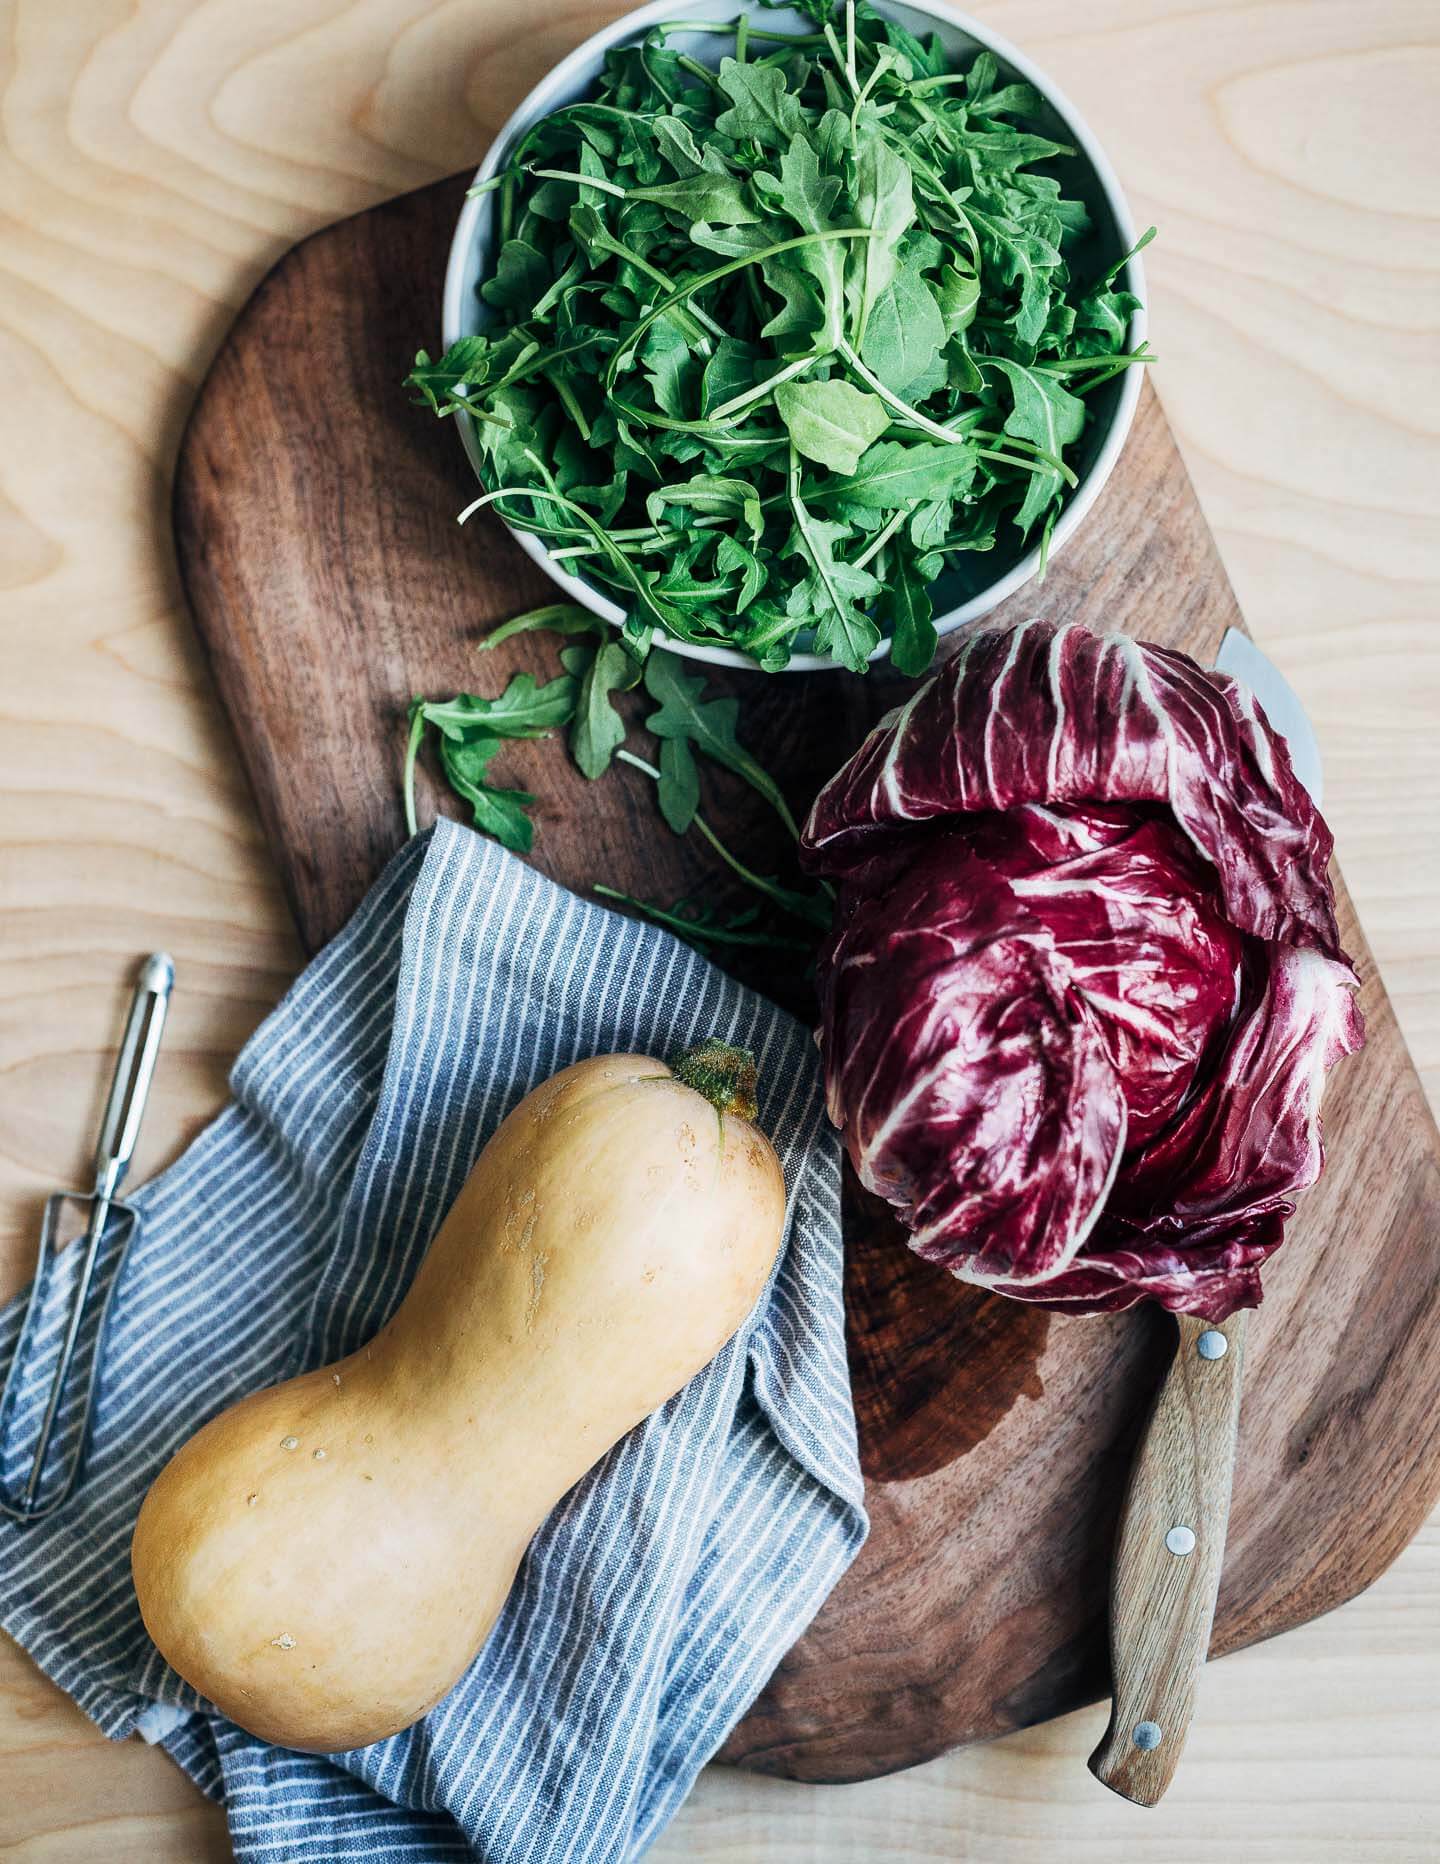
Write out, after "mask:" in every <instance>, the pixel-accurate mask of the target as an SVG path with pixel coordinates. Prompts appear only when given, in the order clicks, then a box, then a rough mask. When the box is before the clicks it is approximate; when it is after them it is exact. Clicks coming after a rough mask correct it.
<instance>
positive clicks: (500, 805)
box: [403, 603, 830, 949]
mask: <svg viewBox="0 0 1440 1864" xmlns="http://www.w3.org/2000/svg"><path fill="white" fill-rule="evenodd" d="M582 618H583V620H584V621H585V622H586V623H588V622H591V621H593V620H594V619H595V618H594V617H593V616H590V615H589V613H588V611H586V610H583V609H576V608H574V607H573V606H572V605H570V604H566V603H554V604H551V605H550V606H549V607H548V608H540V609H532V610H531V611H530V612H529V613H528V614H525V615H518V616H516V617H515V619H514V620H513V621H509V622H506V623H504V624H503V626H502V627H501V628H500V629H497V630H496V631H495V632H496V635H504V636H506V637H507V638H513V637H514V636H515V635H518V634H525V633H530V632H535V631H539V630H548V631H550V632H553V633H556V634H561V635H565V634H573V633H576V632H585V633H589V632H591V630H590V629H589V627H588V626H586V627H584V628H583V629H582V628H581V626H580V624H581V620H582ZM494 639H495V635H492V636H491V637H490V640H489V641H487V642H484V643H482V646H483V647H488V646H490V645H491V644H492V643H493V641H494ZM560 661H561V665H562V666H563V667H564V669H565V670H564V672H563V673H562V674H560V675H559V676H558V677H557V678H555V679H552V680H547V681H545V682H544V683H543V684H540V683H537V681H536V679H535V676H534V674H532V673H528V672H527V673H516V674H513V675H512V676H511V678H510V681H509V683H508V684H507V686H506V688H505V690H504V692H503V693H501V694H499V695H498V696H497V697H495V698H483V697H481V696H479V695H478V694H475V693H457V694H456V695H455V696H454V697H453V698H451V699H445V700H425V699H415V700H412V702H411V704H410V708H409V713H408V732H407V738H406V747H405V762H404V774H403V793H404V805H405V819H406V822H407V824H408V826H409V829H410V833H411V834H412V835H413V834H414V833H416V831H417V828H418V822H417V819H416V810H415V771H416V763H417V760H418V757H419V752H420V748H421V745H422V743H423V742H424V738H425V735H426V732H427V731H433V732H434V733H435V736H436V740H437V743H438V749H439V755H440V765H441V768H442V770H443V771H444V774H445V777H446V779H447V781H448V782H449V784H450V787H451V788H452V789H453V790H454V791H455V793H456V794H457V795H458V796H460V797H461V798H463V800H464V801H466V802H467V803H469V805H470V810H471V814H472V817H473V819H474V822H475V825H476V827H477V828H480V829H483V830H484V832H485V833H486V834H488V835H493V836H494V837H495V839H496V840H497V841H499V842H501V843H502V844H503V845H504V846H505V847H507V848H510V849H512V850H513V851H514V852H516V853H519V854H528V853H529V851H530V848H531V845H532V841H533V837H534V825H533V823H532V822H531V820H530V817H529V815H528V813H527V810H528V808H529V806H530V805H531V804H532V803H534V801H535V798H534V796H533V795H531V794H530V792H529V791H527V790H518V789H505V788H502V787H500V786H499V785H497V784H496V783H494V782H492V781H491V777H490V763H491V760H492V758H493V757H494V756H495V753H496V752H497V751H498V750H499V749H500V747H501V746H502V745H503V744H504V743H506V742H507V741H514V740H521V739H534V738H541V737H548V736H549V735H550V733H551V732H552V731H554V730H557V729H560V728H562V727H564V726H567V725H568V726H569V728H570V750H571V755H572V757H573V759H574V761H575V763H576V765H577V766H578V767H579V769H580V770H581V771H582V772H583V773H584V774H585V775H586V776H587V777H589V778H592V779H594V778H598V777H600V776H602V775H603V774H604V772H605V771H606V770H608V769H609V768H610V766H611V764H612V762H613V761H614V760H615V759H616V758H619V759H621V760H623V761H624V762H625V763H627V764H630V765H632V766H633V767H634V768H635V769H637V770H640V771H642V772H643V773H644V774H645V775H646V776H647V777H648V778H650V780H651V781H652V782H653V783H654V784H655V786H656V800H657V803H658V805H659V808H660V812H661V814H662V816H663V817H664V819H665V821H666V822H667V823H668V825H669V826H670V828H671V829H672V830H673V831H674V832H675V833H676V834H677V835H683V834H686V833H688V832H689V831H690V830H691V829H692V828H693V829H695V830H696V831H697V832H698V833H699V834H700V835H701V836H702V837H703V839H704V840H705V841H706V842H708V843H709V845H710V847H711V848H712V849H713V850H714V851H715V852H716V854H718V855H719V857H720V859H721V860H722V861H724V862H725V864H726V865H727V866H728V867H729V868H730V869H731V870H732V872H733V873H735V874H736V875H737V876H738V877H739V878H740V879H741V880H743V881H744V882H745V884H746V885H747V886H750V887H752V888H753V889H754V890H755V891H756V892H758V893H759V894H761V895H762V896H763V897H764V898H765V899H766V900H767V901H768V902H769V903H770V904H771V905H772V906H775V907H778V908H779V909H780V910H781V911H783V912H785V913H788V914H791V915H793V916H795V917H797V918H799V919H800V920H801V921H803V922H804V923H805V924H806V925H807V926H808V927H809V928H810V932H811V938H810V940H809V941H808V942H806V943H802V942H799V941H796V940H793V939H786V938H784V937H777V936H776V935H774V934H772V933H771V932H770V931H769V930H766V929H762V928H760V927H756V926H754V925H752V923H751V922H752V921H753V920H754V918H755V913H754V912H753V911H752V912H751V913H748V914H746V915H743V916H742V918H741V919H739V920H730V921H724V922H722V921H718V920H715V919H714V918H713V915H708V916H707V915H704V914H701V915H699V916H698V917H697V915H695V914H694V913H693V912H691V911H690V909H689V908H688V907H684V908H683V909H682V907H681V906H679V905H677V907H676V908H675V909H673V910H667V909H665V908H661V907H656V906H654V905H652V904H650V903H647V902H644V901H638V900H634V901H632V900H629V899H628V896H625V895H620V894H610V895H609V897H613V898H616V899H624V900H626V902H627V903H628V904H631V905H633V906H634V907H635V908H636V910H637V911H641V912H644V913H647V914H648V915H649V916H650V917H652V918H656V919H659V920H660V921H661V922H662V923H665V924H670V925H672V928H673V929H675V930H677V931H680V932H682V933H683V935H684V936H686V937H693V938H694V939H695V940H696V942H697V943H701V944H702V945H703V944H704V943H705V942H706V940H707V939H712V938H713V939H718V940H721V941H722V942H724V941H725V940H727V939H728V940H729V942H732V943H735V942H738V943H744V944H748V945H776V946H779V947H781V948H785V949H806V948H807V943H813V938H814V934H815V933H816V932H819V931H821V930H823V929H824V928H825V927H826V926H828V924H829V918H830V905H829V894H828V890H826V889H822V890H821V891H819V892H804V891H801V890H800V889H798V888H795V887H791V886H787V885H786V884H784V883H783V882H782V881H780V880H778V879H776V878H775V877H774V876H772V875H768V874H760V873H757V872H755V871H754V870H753V869H752V868H751V867H750V866H748V865H747V863H746V862H744V861H743V860H741V859H740V858H739V856H737V855H736V854H735V853H734V852H733V851H732V850H731V849H730V848H728V847H727V846H726V845H725V844H724V843H723V842H722V841H721V839H720V837H719V836H718V835H717V834H716V833H715V830H714V829H713V828H712V827H711V825H710V824H709V822H707V821H706V820H705V818H704V817H703V816H702V815H701V814H700V812H699V804H700V772H699V768H698V764H697V753H698V754H700V755H702V756H705V757H708V758H709V759H710V760H711V761H712V762H713V763H717V764H719V765H721V766H722V767H723V768H724V769H726V770H729V771H731V772H733V773H734V774H735V775H737V776H739V777H742V778H743V779H744V780H745V781H746V782H747V783H749V784H750V785H751V787H752V788H753V789H755V790H756V791H757V792H758V793H759V794H760V795H761V796H763V797H764V798H765V800H766V802H767V803H768V804H769V805H770V806H771V807H772V808H773V809H774V810H775V811H776V812H777V814H778V815H779V816H780V819H781V820H782V821H783V822H784V824H785V827H786V829H787V830H788V831H789V833H790V834H791V836H792V837H796V838H797V839H798V830H797V828H796V824H795V819H794V817H793V815H792V814H791V812H790V810H789V808H788V806H787V804H786V802H785V799H784V797H783V796H782V795H781V793H780V791H779V789H778V788H777V787H776V785H775V783H774V780H773V779H772V778H771V777H770V775H769V774H768V772H767V771H765V769H764V768H763V767H762V766H761V765H760V764H759V763H757V761H756V760H755V758H753V757H752V756H751V755H750V753H749V752H748V751H747V750H746V749H745V748H744V746H743V745H742V744H741V743H740V742H739V740H738V738H737V737H736V735H735V723H736V715H737V712H738V702H737V701H736V700H735V699H733V698H728V699H710V698H707V697H706V695H705V683H704V681H703V679H701V678H700V677H699V676H697V675H692V674H687V673H686V672H685V671H684V670H683V668H682V666H681V663H680V662H679V660H678V659H677V658H676V656H674V655H673V654H666V653H658V654H652V655H650V657H649V659H648V660H646V661H643V662H642V661H641V660H640V659H638V658H637V657H636V656H635V655H634V654H632V653H631V652H630V650H629V648H628V647H627V646H626V644H625V642H624V640H623V639H622V638H620V637H618V636H615V635H609V636H608V637H604V638H601V639H600V640H599V641H598V642H594V643H592V642H588V641H571V642H570V643H569V644H568V645H566V646H564V647H562V648H561V650H560ZM642 675H643V677H644V679H645V683H646V689H647V696H648V698H649V699H650V700H651V701H652V702H653V704H654V707H655V709H654V710H653V711H652V712H650V713H649V715H648V716H647V717H646V718H645V720H644V725H645V728H646V729H647V730H648V731H649V732H650V733H651V734H652V735H653V736H654V737H656V738H658V739H659V742H660V761H659V765H658V767H657V766H656V765H655V764H652V763H651V762H649V761H648V760H647V759H646V758H643V757H639V756H637V755H636V754H635V753H634V752H633V751H630V750H627V749H626V748H625V738H626V725H625V720H624V718H623V717H622V716H621V714H620V713H619V711H618V710H617V709H616V707H615V705H614V695H615V694H617V693H621V692H625V691H628V690H629V689H630V688H632V687H634V686H636V685H638V684H639V682H640V679H641V677H642ZM596 891H597V892H601V893H606V892H607V891H608V890H607V889H605V888H603V887H597V889H596ZM702 920H703V921H704V923H703V925H702V923H701V921H702ZM742 931H743V934H744V935H743V937H741V936H739V934H740V933H741V932H742ZM732 933H733V934H735V936H734V937H732V936H731V934H732Z"/></svg>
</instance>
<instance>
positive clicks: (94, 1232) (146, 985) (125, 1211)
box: [0, 951, 175, 1521]
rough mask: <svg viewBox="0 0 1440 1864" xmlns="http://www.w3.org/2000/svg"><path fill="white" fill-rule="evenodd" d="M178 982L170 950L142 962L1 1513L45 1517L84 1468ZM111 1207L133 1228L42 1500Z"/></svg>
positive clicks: (0, 1398)
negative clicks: (11, 1490)
mask: <svg viewBox="0 0 1440 1864" xmlns="http://www.w3.org/2000/svg"><path fill="white" fill-rule="evenodd" d="M174 983H175V966H174V963H173V962H172V960H171V959H170V957H169V956H168V955H167V954H166V953H165V952H163V951H160V952H154V953H152V954H151V956H150V957H148V958H147V959H146V960H145V962H144V964H143V965H142V967H141V970H140V976H139V979H138V980H137V982H136V986H135V994H134V996H133V997H132V998H131V1001H130V1014H129V1016H128V1017H127V1018H126V1021H125V1034H124V1036H123V1037H122V1038H121V1042H120V1054H119V1057H118V1058H117V1060H116V1063H115V1077H114V1079H113V1080H112V1082H111V1083H110V1094H109V1098H108V1099H107V1100H106V1102H105V1114H104V1118H103V1119H102V1121H101V1124H100V1138H99V1141H98V1143H97V1145H96V1147H95V1188H94V1190H93V1191H92V1192H91V1193H90V1196H89V1198H88V1199H82V1200H81V1201H82V1202H88V1204H89V1217H88V1221H87V1223H86V1226H85V1236H84V1242H83V1245H82V1246H83V1248H84V1252H85V1253H84V1255H83V1257H82V1258H81V1263H80V1272H79V1276H78V1278H77V1281H76V1287H75V1296H74V1301H73V1303H72V1305H71V1309H70V1318H69V1321H68V1322H67V1324H66V1328H65V1338H64V1341H63V1342H62V1344H61V1347H60V1357H59V1359H58V1360H57V1362H56V1366H55V1375H54V1377H53V1379H52V1380H51V1384H50V1393H49V1396H48V1398H47V1400H46V1403H45V1412H44V1415H43V1417H42V1419H41V1423H40V1429H39V1432H38V1434H37V1436H36V1439H35V1451H34V1455H33V1457H32V1460H31V1463H30V1470H29V1474H28V1476H27V1477H26V1481H25V1488H24V1492H23V1494H22V1495H21V1496H20V1497H19V1498H18V1499H16V1498H12V1497H7V1496H6V1495H5V1494H4V1493H3V1490H0V1512H3V1513H5V1514H8V1515H10V1516H11V1517H12V1518H14V1519H16V1520H20V1521H38V1520H39V1519H41V1517H42V1516H44V1515H48V1514H51V1513H53V1511H54V1510H55V1509H56V1508H58V1507H60V1505H61V1504H62V1503H63V1502H65V1501H66V1500H68V1499H69V1496H70V1494H71V1492H72V1491H73V1489H74V1487H75V1483H76V1480H77V1479H78V1477H79V1474H80V1464H81V1460H82V1458H83V1455H84V1449H85V1442H86V1439H87V1437H88V1435H89V1430H90V1414H91V1411H92V1409H93V1407H94V1401H95V1384H96V1379H97V1377H98V1374H99V1370H100V1359H101V1355H102V1353H103V1351H104V1345H105V1327H106V1322H107V1320H108V1319H109V1313H110V1303H111V1301H112V1299H113V1298H114V1294H115V1288H116V1285H117V1283H118V1282H119V1279H120V1271H121V1269H122V1268H123V1266H124V1257H125V1252H126V1251H128V1249H129V1246H130V1243H131V1241H132V1240H133V1236H134V1231H135V1228H136V1227H137V1225H138V1223H139V1217H138V1214H137V1213H136V1212H135V1211H134V1210H133V1209H131V1208H130V1206H129V1205H125V1204H117V1202H116V1193H117V1192H118V1190H119V1188H120V1185H121V1183H122V1181H123V1179H124V1177H125V1173H126V1172H127V1171H128V1170H129V1167H130V1161H131V1159H132V1158H133V1157H134V1154H135V1142H136V1140H137V1139H138V1138H139V1136H140V1122H141V1120H142V1119H143V1118H144V1114H145V1103H146V1101H147V1099H148V1098H149V1094H150V1084H151V1082H152V1080H153V1079H154V1075H155V1063H156V1060H157V1058H158V1056H159V1053H160V1038H161V1036H162V1035H163V1033H164V1030H165V1016H166V1012H167V1011H168V1009H169V1006H170V992H171V989H172V988H173V986H174ZM63 1202H64V1199H63V1198H55V1197H52V1198H50V1199H49V1200H48V1201H47V1203H46V1209H45V1221H44V1224H43V1226H42V1228H41V1232H40V1249H39V1254H38V1257H37V1259H36V1264H35V1281H34V1285H33V1287H32V1290H31V1296H30V1303H29V1306H28V1307H27V1308H26V1312H25V1319H24V1322H23V1323H22V1325H21V1329H20V1338H19V1339H18V1340H17V1341H16V1344H15V1356H14V1358H13V1359H12V1360H11V1362H10V1371H9V1374H8V1376H7V1378H6V1380H5V1389H4V1391H3V1393H0V1450H3V1445H4V1441H5V1427H6V1422H7V1420H8V1419H9V1418H10V1417H11V1415H12V1406H13V1401H14V1400H15V1398H16V1395H17V1391H18V1381H19V1375H20V1369H21V1367H22V1365H23V1363H24V1361H25V1358H26V1349H27V1347H28V1346H29V1344H30V1341H31V1336H32V1333H33V1330H34V1326H35V1322H36V1318H37V1310H38V1305H39V1298H40V1296H41V1294H42V1291H43V1289H44V1287H45V1284H46V1280H47V1276H46V1271H47V1269H48V1268H49V1265H50V1261H51V1258H52V1256H53V1254H54V1235H55V1230H56V1228H57V1225H58V1221H59V1205H60V1204H62V1203H63ZM112 1210H118V1211H119V1212H120V1213H121V1214H122V1215H123V1216H124V1217H125V1219H126V1221H127V1223H128V1225H129V1234H128V1235H127V1236H126V1239H125V1244H124V1248H123V1249H122V1251H121V1255H120V1259H119V1261H117V1263H116V1265H115V1273H114V1275H113V1276H112V1277H111V1280H110V1286H109V1289H108V1291H107V1293H106V1295H105V1301H104V1306H103V1308H102V1310H101V1313H100V1320H99V1327H98V1329H97V1332H96V1338H95V1347H94V1351H93V1353H92V1354H91V1359H90V1371H89V1375H88V1377H87V1380H86V1388H85V1396H84V1402H83V1405H82V1409H81V1416H80V1420H79V1423H78V1426H77V1428H76V1432H75V1441H74V1447H73V1448H72V1450H71V1453H70V1458H69V1461H68V1463H67V1464H66V1465H65V1466H64V1469H63V1472H62V1475H61V1478H60V1480H59V1483H58V1485H57V1486H56V1487H55V1488H54V1489H53V1491H52V1493H51V1494H50V1495H49V1496H47V1498H46V1500H45V1501H44V1502H43V1503H42V1502H41V1501H40V1500H39V1494H40V1486H41V1482H42V1479H43V1477H44V1474H45V1458H46V1453H47V1451H48V1450H49V1448H50V1439H51V1437H52V1436H53V1434H54V1430H55V1421H56V1418H57V1417H58V1416H59V1412H60V1406H61V1404H62V1402H63V1400H64V1397H65V1388H66V1383H67V1381H68V1379H69V1376H70V1367H71V1363H72V1362H73V1360H74V1357H75V1348H76V1346H77V1344H78V1342H79V1339H80V1330H81V1328H82V1326H83V1325H84V1322H85V1308H86V1304H87V1302H88V1300H89V1296H90V1284H91V1282H92V1280H93V1279H94V1274H95V1264H96V1261H97V1259H98V1257H99V1253H100V1245H101V1242H102V1241H103V1239H104V1236H105V1226H106V1223H107V1222H108V1220H109V1217H110V1214H111V1211H112Z"/></svg>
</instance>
